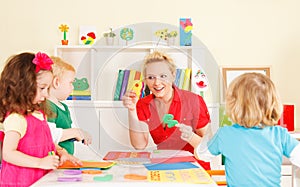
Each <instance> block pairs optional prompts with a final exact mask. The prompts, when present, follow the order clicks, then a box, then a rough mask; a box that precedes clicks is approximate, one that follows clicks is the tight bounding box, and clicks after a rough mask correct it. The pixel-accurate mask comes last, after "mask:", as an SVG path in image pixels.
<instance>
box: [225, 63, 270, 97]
mask: <svg viewBox="0 0 300 187" xmlns="http://www.w3.org/2000/svg"><path fill="white" fill-rule="evenodd" d="M221 71H222V76H221V79H222V80H221V86H222V88H223V89H221V90H223V91H222V92H223V93H221V95H222V98H221V101H223V102H224V96H225V91H226V89H227V87H228V86H229V84H230V83H231V81H232V80H233V79H235V78H236V77H238V76H240V75H242V74H244V73H250V72H256V73H262V74H264V75H267V76H268V77H270V67H269V66H266V67H222V68H221Z"/></svg>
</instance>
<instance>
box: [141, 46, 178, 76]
mask: <svg viewBox="0 0 300 187" xmlns="http://www.w3.org/2000/svg"><path fill="white" fill-rule="evenodd" d="M153 62H166V63H167V64H168V66H169V68H170V71H171V73H172V74H175V73H176V65H175V63H174V61H173V59H172V58H171V57H170V56H169V55H167V54H165V53H163V52H160V51H154V52H152V53H150V54H149V55H147V56H146V57H145V59H144V65H143V74H144V75H146V67H147V64H149V63H153Z"/></svg>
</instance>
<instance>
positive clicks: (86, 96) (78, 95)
mask: <svg viewBox="0 0 300 187" xmlns="http://www.w3.org/2000/svg"><path fill="white" fill-rule="evenodd" d="M67 100H91V91H90V90H73V91H72V93H71V94H70V96H69V97H68V98H67Z"/></svg>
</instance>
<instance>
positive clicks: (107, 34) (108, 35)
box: [103, 28, 116, 45]
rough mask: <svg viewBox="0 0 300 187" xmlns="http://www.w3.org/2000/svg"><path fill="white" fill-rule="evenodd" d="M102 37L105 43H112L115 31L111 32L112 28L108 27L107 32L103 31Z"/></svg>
mask: <svg viewBox="0 0 300 187" xmlns="http://www.w3.org/2000/svg"><path fill="white" fill-rule="evenodd" d="M103 37H104V38H105V40H106V44H107V45H114V38H115V37H116V33H114V32H113V30H112V28H109V32H105V33H104V34H103Z"/></svg>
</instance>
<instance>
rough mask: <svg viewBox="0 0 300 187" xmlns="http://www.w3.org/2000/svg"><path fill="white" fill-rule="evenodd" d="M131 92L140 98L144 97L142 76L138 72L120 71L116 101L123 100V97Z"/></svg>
mask: <svg viewBox="0 0 300 187" xmlns="http://www.w3.org/2000/svg"><path fill="white" fill-rule="evenodd" d="M129 90H133V91H134V92H135V93H136V95H137V97H138V98H142V97H144V83H143V81H142V74H141V72H140V71H137V70H130V69H119V72H118V78H117V83H116V87H115V92H114V100H115V101H120V100H122V97H123V95H124V94H125V93H126V92H127V91H129Z"/></svg>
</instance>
